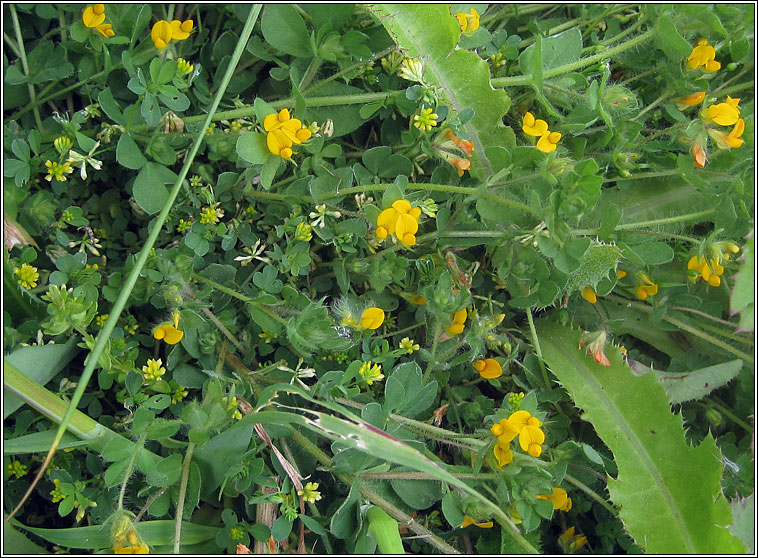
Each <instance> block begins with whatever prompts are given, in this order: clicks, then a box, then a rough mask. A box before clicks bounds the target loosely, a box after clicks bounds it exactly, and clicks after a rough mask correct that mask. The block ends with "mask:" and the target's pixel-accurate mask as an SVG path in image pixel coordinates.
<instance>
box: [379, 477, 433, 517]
mask: <svg viewBox="0 0 758 558" xmlns="http://www.w3.org/2000/svg"><path fill="white" fill-rule="evenodd" d="M390 486H392V489H393V490H394V491H395V493H396V494H397V495H398V496H399V497H400V499H401V500H402V501H403V502H405V503H406V504H408V505H409V506H410V507H411V508H413V509H414V510H424V509H426V508H428V507H429V506H432V505H433V504H435V503H436V502H439V501H440V500H441V499H442V485H441V484H440V483H439V482H437V481H431V480H405V479H392V480H391V481H390Z"/></svg>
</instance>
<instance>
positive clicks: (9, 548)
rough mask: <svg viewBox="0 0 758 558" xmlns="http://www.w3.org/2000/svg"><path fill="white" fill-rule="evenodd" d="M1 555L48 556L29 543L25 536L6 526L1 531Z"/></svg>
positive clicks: (46, 552)
mask: <svg viewBox="0 0 758 558" xmlns="http://www.w3.org/2000/svg"><path fill="white" fill-rule="evenodd" d="M3 554H6V555H8V554H21V555H24V554H26V555H29V554H49V552H48V551H47V550H46V549H44V548H42V547H41V546H39V545H38V544H36V543H33V542H32V541H30V540H29V539H28V538H27V536H26V535H24V534H23V533H21V532H19V531H17V530H16V529H15V528H14V527H13V526H9V525H6V526H5V529H4V530H3Z"/></svg>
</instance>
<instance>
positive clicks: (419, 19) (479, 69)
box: [368, 4, 515, 176]
mask: <svg viewBox="0 0 758 558" xmlns="http://www.w3.org/2000/svg"><path fill="white" fill-rule="evenodd" d="M368 7H369V9H370V10H371V11H373V12H374V14H376V15H377V16H378V17H379V18H380V20H381V22H382V25H384V27H385V29H387V31H388V32H389V34H390V35H391V36H392V37H393V39H394V40H395V42H396V43H397V44H398V46H400V47H401V48H402V49H404V50H406V51H407V53H408V54H407V55H408V56H412V57H419V56H420V57H421V60H422V63H423V64H424V68H425V72H424V79H425V80H426V81H428V83H429V84H430V85H436V86H437V87H438V88H439V92H440V96H441V98H442V100H444V102H445V103H446V104H448V105H449V106H450V108H451V110H454V111H455V112H457V113H458V114H460V113H462V112H463V111H464V110H465V109H467V108H470V109H473V111H474V116H473V118H471V120H469V121H468V122H467V123H466V124H465V125H464V128H465V130H466V132H467V133H468V134H469V136H470V137H471V143H472V144H473V145H474V154H473V156H472V158H471V159H472V162H471V171H470V172H471V173H472V175H474V176H490V175H492V174H494V172H493V165H492V164H491V163H490V161H489V159H488V158H487V155H486V152H485V148H486V147H487V146H491V145H497V146H501V147H505V148H512V147H513V146H514V145H515V135H514V133H513V131H512V130H511V129H510V128H507V127H504V126H502V118H503V116H504V115H505V113H506V112H507V111H508V109H509V108H510V106H511V100H510V97H509V96H508V94H507V93H506V92H505V91H504V90H502V89H493V87H492V85H491V84H490V70H489V66H488V64H487V63H486V62H485V61H484V60H482V59H481V58H480V57H479V56H478V55H477V54H476V53H474V52H469V51H466V50H453V49H454V48H455V45H456V44H457V43H458V39H459V37H460V27H459V25H458V22H457V20H456V19H455V18H454V17H453V16H452V14H451V13H450V8H449V7H448V6H447V5H436V4H376V5H372V6H368ZM429 22H434V25H430V24H429ZM451 51H452V52H451Z"/></svg>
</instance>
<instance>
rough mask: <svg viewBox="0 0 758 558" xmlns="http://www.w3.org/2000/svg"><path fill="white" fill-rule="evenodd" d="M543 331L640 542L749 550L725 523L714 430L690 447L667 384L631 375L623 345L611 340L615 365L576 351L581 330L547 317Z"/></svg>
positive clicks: (659, 550) (658, 549)
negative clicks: (613, 471) (608, 460)
mask: <svg viewBox="0 0 758 558" xmlns="http://www.w3.org/2000/svg"><path fill="white" fill-rule="evenodd" d="M537 333H538V335H539V339H540V342H541V344H542V352H543V356H544V359H545V362H546V363H547V364H548V366H549V367H550V369H551V370H552V372H553V374H554V375H555V376H556V378H557V379H558V381H559V382H560V383H561V384H562V385H563V387H565V388H566V390H567V391H568V392H569V394H570V395H571V397H572V399H573V400H574V402H575V404H576V405H577V406H578V407H580V408H581V409H584V414H583V415H582V418H583V419H584V420H586V421H588V422H591V423H592V424H593V425H594V427H595V430H596V431H597V434H598V436H600V438H601V439H602V440H603V442H605V444H606V445H607V446H608V447H609V449H610V450H611V451H612V452H613V455H614V458H615V461H616V464H617V465H618V476H617V478H616V479H613V478H610V479H609V481H608V490H609V493H610V496H611V500H612V501H613V502H614V503H615V504H616V505H617V506H618V507H619V508H620V512H619V517H620V519H621V520H622V521H623V523H624V526H625V527H626V529H627V531H628V532H629V534H630V535H631V536H632V537H634V539H635V541H636V542H637V544H638V545H640V546H641V547H642V548H643V550H645V551H646V552H648V553H654V554H683V553H686V554H714V553H719V554H723V553H744V552H745V548H744V546H743V545H742V543H740V542H739V540H737V539H736V538H735V537H734V536H733V535H732V534H731V533H729V531H728V530H727V529H726V527H725V526H726V525H729V524H730V523H731V510H730V508H729V504H728V502H727V501H726V499H725V498H724V497H723V495H722V494H721V483H720V480H721V469H722V465H721V461H720V454H719V450H718V448H717V447H716V443H715V441H714V439H713V438H712V437H711V436H710V434H709V435H708V436H707V437H706V438H705V439H704V440H703V441H702V442H701V443H700V445H699V446H697V447H690V446H688V445H687V443H686V442H685V436H684V423H683V420H682V417H681V415H673V414H672V413H671V409H670V406H669V401H668V397H667V396H666V393H665V391H664V390H663V387H662V386H661V385H660V384H659V383H658V382H657V381H656V379H655V378H654V377H653V376H652V375H651V374H646V375H643V376H635V375H634V374H632V373H631V371H630V370H629V367H628V366H626V365H625V364H624V362H623V359H622V357H621V354H620V352H619V351H618V350H616V349H613V348H611V347H610V346H607V347H606V350H605V353H606V355H607V357H608V359H609V361H610V363H611V365H610V366H602V365H600V364H597V363H596V362H595V361H594V360H593V358H592V357H591V356H588V355H586V354H585V352H584V351H583V350H580V349H577V346H578V343H579V338H580V336H581V332H580V331H578V330H573V329H570V328H567V327H565V326H559V325H557V324H555V323H552V322H550V321H547V320H540V321H538V323H537Z"/></svg>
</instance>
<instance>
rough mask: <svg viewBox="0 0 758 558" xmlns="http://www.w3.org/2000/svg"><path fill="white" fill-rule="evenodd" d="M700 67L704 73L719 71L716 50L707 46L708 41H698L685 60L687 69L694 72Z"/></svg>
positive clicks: (719, 64)
mask: <svg viewBox="0 0 758 558" xmlns="http://www.w3.org/2000/svg"><path fill="white" fill-rule="evenodd" d="M700 66H703V70H704V71H706V72H715V71H717V70H719V69H721V63H720V62H716V49H715V48H713V47H712V46H711V45H709V44H708V39H700V40H699V41H698V42H697V46H695V48H693V49H692V53H691V54H690V57H689V58H688V59H687V67H689V68H692V69H693V70H694V69H696V68H699V67H700Z"/></svg>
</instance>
